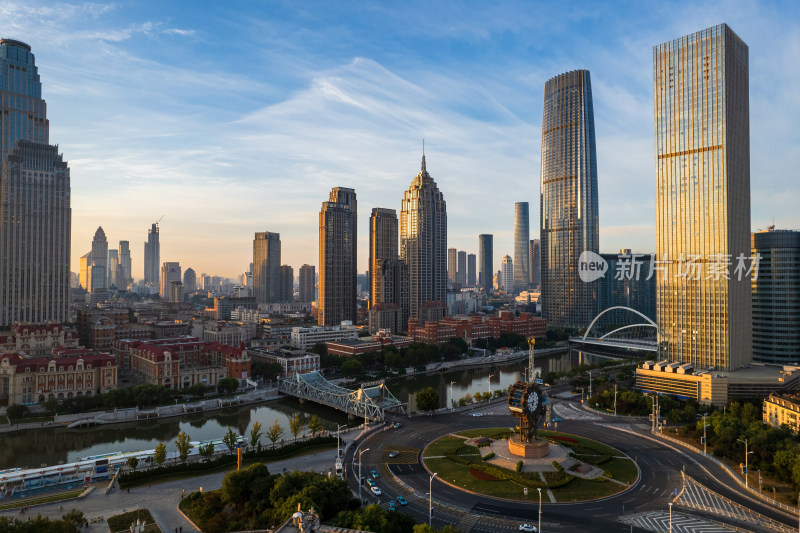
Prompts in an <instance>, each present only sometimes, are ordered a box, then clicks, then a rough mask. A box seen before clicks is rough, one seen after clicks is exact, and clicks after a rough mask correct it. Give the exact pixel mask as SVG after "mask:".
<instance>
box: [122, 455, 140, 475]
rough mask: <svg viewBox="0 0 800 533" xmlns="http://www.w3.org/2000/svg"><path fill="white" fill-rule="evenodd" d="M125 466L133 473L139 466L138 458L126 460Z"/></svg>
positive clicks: (132, 457)
mask: <svg viewBox="0 0 800 533" xmlns="http://www.w3.org/2000/svg"><path fill="white" fill-rule="evenodd" d="M125 464H126V465H128V468H130V469H132V470H133V471H134V472H135V471H136V467H137V466H139V458H138V457H134V456H131V457H128V460H127V461H125Z"/></svg>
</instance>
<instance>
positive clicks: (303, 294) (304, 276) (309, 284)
mask: <svg viewBox="0 0 800 533" xmlns="http://www.w3.org/2000/svg"><path fill="white" fill-rule="evenodd" d="M316 285H317V275H316V273H315V268H314V265H303V266H301V267H300V301H301V302H303V303H308V302H313V301H314V300H315V299H316V295H315V292H316V290H315V288H316Z"/></svg>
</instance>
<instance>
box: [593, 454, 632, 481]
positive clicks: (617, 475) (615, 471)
mask: <svg viewBox="0 0 800 533" xmlns="http://www.w3.org/2000/svg"><path fill="white" fill-rule="evenodd" d="M600 468H602V469H603V470H605V471H606V472H610V473H611V477H612V478H614V479H616V480H617V481H622V482H623V483H629V484H630V483H633V482H634V481H636V478H637V477H638V476H639V469H638V468H637V467H636V464H635V463H634V462H633V461H631V460H630V459H611V460H610V461H608V462H607V463H603V464H602V465H601V466H600Z"/></svg>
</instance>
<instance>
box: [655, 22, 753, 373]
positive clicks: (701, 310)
mask: <svg viewBox="0 0 800 533" xmlns="http://www.w3.org/2000/svg"><path fill="white" fill-rule="evenodd" d="M748 68H749V67H748V49H747V45H746V44H745V43H744V42H743V41H742V40H741V39H740V38H739V37H738V36H737V35H736V34H735V33H734V32H733V31H732V30H731V29H730V28H729V27H728V26H727V25H725V24H720V25H719V26H714V27H713V28H708V29H706V30H702V31H699V32H697V33H693V34H691V35H687V36H685V37H680V38H678V39H675V40H673V41H670V42H667V43H663V44H660V45H658V46H655V47H654V49H653V78H654V80H653V82H654V83H653V89H654V93H655V106H654V108H655V145H656V146H655V148H656V150H655V151H656V159H655V163H656V238H657V248H656V255H657V259H658V260H659V261H664V263H661V268H663V269H664V271H663V275H661V274H662V273H658V281H657V288H656V290H657V304H656V305H657V310H656V315H657V324H658V347H659V357H661V358H663V359H668V360H671V361H677V362H682V363H691V364H693V365H694V366H695V367H696V368H709V367H714V368H716V369H718V370H732V369H736V368H739V367H741V366H743V365H745V364H747V363H748V362H749V361H750V360H751V359H752V355H753V346H752V343H753V339H752V309H751V284H750V276H749V275H746V276H744V278H746V279H742V280H738V279H737V276H735V275H733V272H730V274H731V275H730V276H729V279H728V276H717V277H716V278H717V279H715V278H714V277H713V276H712V277H709V276H708V273H709V268H710V267H711V266H713V265H712V263H725V262H726V261H727V262H729V261H733V262H734V263H736V261H737V257H738V256H739V255H740V254H742V256H743V257H750V122H749V121H750V108H749V94H748V92H749V81H748ZM689 263H694V264H695V265H698V266H700V267H705V268H702V269H700V270H702V272H697V270H698V269H696V268H694V267H691V266H690V265H689ZM724 266H726V267H727V265H724ZM690 269H691V270H690ZM696 273H697V274H698V275H695V274H696Z"/></svg>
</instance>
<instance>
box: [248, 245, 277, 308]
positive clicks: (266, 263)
mask: <svg viewBox="0 0 800 533" xmlns="http://www.w3.org/2000/svg"><path fill="white" fill-rule="evenodd" d="M253 291H254V292H253V296H255V298H256V301H257V302H258V303H260V304H269V303H274V302H278V301H280V296H281V236H280V234H279V233H272V232H269V231H261V232H257V233H256V234H255V238H254V239H253Z"/></svg>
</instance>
